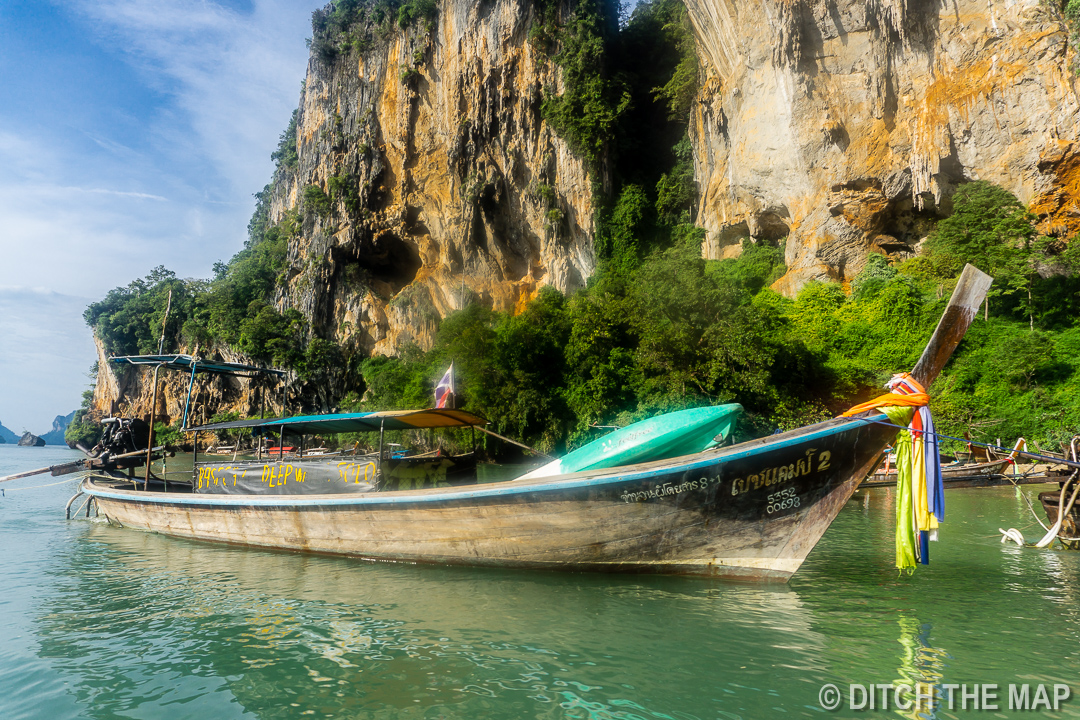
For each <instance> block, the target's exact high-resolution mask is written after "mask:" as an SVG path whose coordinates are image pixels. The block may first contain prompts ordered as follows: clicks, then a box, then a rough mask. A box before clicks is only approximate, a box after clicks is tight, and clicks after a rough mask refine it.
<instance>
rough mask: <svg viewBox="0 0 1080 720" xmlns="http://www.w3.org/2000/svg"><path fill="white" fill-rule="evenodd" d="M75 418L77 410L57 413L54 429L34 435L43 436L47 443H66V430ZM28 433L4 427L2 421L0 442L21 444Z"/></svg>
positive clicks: (0, 424) (53, 423) (53, 424)
mask: <svg viewBox="0 0 1080 720" xmlns="http://www.w3.org/2000/svg"><path fill="white" fill-rule="evenodd" d="M74 418H75V412H74V411H72V412H70V413H68V414H67V415H57V416H56V417H55V418H54V419H53V422H52V429H51V430H49V432H47V433H42V434H41V435H34V437H37V438H41V439H42V440H44V441H45V444H46V445H66V444H67V443H65V442H64V431H65V430H67V426H68V425H70V424H71V421H72V420H74ZM25 435H26V433H23V434H18V433H15V432H12V431H11V430H10V429H8V428H6V427H4V424H3V423H0V444H4V443H11V444H19V442H20V440H21V439H22V438H23V437H25Z"/></svg>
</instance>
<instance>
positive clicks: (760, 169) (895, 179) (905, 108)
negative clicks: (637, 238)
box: [685, 0, 1080, 294]
mask: <svg viewBox="0 0 1080 720" xmlns="http://www.w3.org/2000/svg"><path fill="white" fill-rule="evenodd" d="M685 2H686V5H687V8H688V10H689V12H690V18H691V21H692V23H693V25H694V29H695V36H696V39H697V42H698V50H699V56H700V59H701V63H702V68H703V74H702V81H703V84H702V87H701V90H700V93H699V98H698V103H696V105H695V109H694V112H693V115H692V120H691V139H692V142H693V144H694V148H695V163H696V176H697V180H698V182H699V187H700V189H701V198H700V206H699V212H698V222H699V223H700V224H701V225H703V226H704V227H705V228H706V230H707V231H708V237H707V240H706V243H705V246H704V248H703V254H704V255H705V257H709V258H718V257H723V256H725V255H730V254H733V253H735V252H737V245H738V242H739V240H740V239H741V238H743V237H747V236H751V237H754V238H758V239H764V240H776V239H779V238H783V237H787V238H788V241H787V246H786V254H787V258H786V259H787V263H788V268H789V271H788V274H787V275H786V276H785V277H784V278H782V279H781V280H780V281H779V282H778V283H777V288H778V289H780V290H781V291H783V292H786V293H788V294H791V293H794V292H796V291H797V290H798V288H799V287H801V286H802V285H803V284H805V282H807V281H808V280H810V279H813V278H823V279H824V278H830V279H836V280H850V279H851V278H852V277H853V276H854V275H855V274H856V273H857V272H858V271H859V270H860V269H861V268H862V266H863V265H864V263H865V258H866V255H867V253H868V252H869V251H873V250H878V251H882V252H885V253H887V254H888V253H894V252H895V253H904V252H909V251H910V250H911V249H912V248H913V246H914V244H915V243H916V242H917V241H918V240H919V239H920V238H921V237H922V236H923V235H925V232H924V229H923V225H924V224H925V221H926V219H928V218H931V217H932V216H934V215H935V214H938V213H947V212H948V210H949V209H950V204H949V198H950V196H951V194H952V192H953V190H954V189H955V187H956V186H957V184H958V183H961V182H964V181H968V180H989V181H991V182H994V183H996V184H999V185H1002V186H1004V187H1005V188H1007V189H1009V190H1010V191H1012V192H1013V193H1015V194H1016V195H1017V196H1018V197H1019V198H1020V199H1021V200H1022V201H1023V202H1025V203H1028V204H1029V205H1030V206H1031V208H1032V210H1033V211H1034V212H1035V213H1037V214H1038V216H1039V218H1040V220H1041V222H1042V228H1041V230H1042V231H1043V232H1047V233H1052V234H1056V235H1060V236H1066V235H1070V234H1072V233H1073V232H1075V231H1076V230H1078V229H1080V206H1078V205H1077V204H1076V198H1077V197H1078V196H1080V195H1078V193H1080V135H1078V132H1077V131H1078V129H1080V104H1078V102H1077V87H1076V74H1075V72H1074V71H1073V70H1072V67H1073V64H1074V62H1075V58H1074V53H1073V52H1072V50H1070V48H1069V46H1068V33H1067V29H1066V27H1065V25H1064V24H1063V22H1062V19H1061V16H1060V14H1059V13H1058V12H1057V11H1056V10H1055V9H1053V8H1050V7H1049V4H1048V3H1041V2H1039V1H1038V0H1006V1H1005V2H990V3H986V2H982V1H981V0H980V1H979V2H974V1H973V0H955V2H949V3H938V2H929V1H928V0H871V1H870V2H866V1H864V0H857V1H856V0H832V1H829V2H826V1H825V0H752V1H750V2H744V1H742V0H739V1H738V2H736V1H735V0H685Z"/></svg>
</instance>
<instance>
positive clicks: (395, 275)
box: [331, 232, 423, 296]
mask: <svg viewBox="0 0 1080 720" xmlns="http://www.w3.org/2000/svg"><path fill="white" fill-rule="evenodd" d="M331 257H332V259H333V261H334V265H335V266H337V267H338V268H341V269H340V270H339V277H343V278H346V280H347V281H348V282H349V283H350V284H356V283H358V282H360V283H362V282H364V281H365V280H366V281H367V282H370V283H371V285H372V286H374V289H375V290H376V292H378V293H379V294H386V295H391V296H392V295H395V294H397V293H398V292H399V291H400V290H401V289H402V288H403V287H405V286H406V285H408V284H410V283H411V282H412V281H413V280H415V279H416V275H417V273H418V272H420V268H421V266H422V265H423V262H422V261H421V259H420V254H419V253H418V252H417V250H416V248H415V247H413V245H411V244H410V243H408V242H406V241H405V240H403V239H402V238H400V237H399V236H398V235H396V234H395V233H393V232H383V233H380V234H378V235H376V236H375V238H374V239H372V240H368V241H365V242H363V243H361V244H360V246H359V248H357V249H356V250H355V251H350V250H346V249H341V250H334V251H332V253H331ZM357 270H359V271H360V272H357Z"/></svg>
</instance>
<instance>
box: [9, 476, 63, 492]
mask: <svg viewBox="0 0 1080 720" xmlns="http://www.w3.org/2000/svg"><path fill="white" fill-rule="evenodd" d="M76 480H82V478H81V477H74V478H68V479H67V480H61V481H60V482H54V483H47V484H45V485H27V486H26V487H9V488H4V490H3V492H19V491H20V490H37V489H38V488H47V487H54V486H56V485H63V484H64V483H69V482H75V481H76Z"/></svg>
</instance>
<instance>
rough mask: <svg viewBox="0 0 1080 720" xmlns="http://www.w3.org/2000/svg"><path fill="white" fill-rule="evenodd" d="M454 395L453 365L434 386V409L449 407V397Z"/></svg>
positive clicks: (451, 364) (452, 364)
mask: <svg viewBox="0 0 1080 720" xmlns="http://www.w3.org/2000/svg"><path fill="white" fill-rule="evenodd" d="M453 394H454V363H450V368H449V369H448V370H447V371H446V374H445V375H443V376H442V380H440V381H439V384H438V385H436V386H435V407H437V408H444V407H449V406H450V397H451V396H452V395H453Z"/></svg>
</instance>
